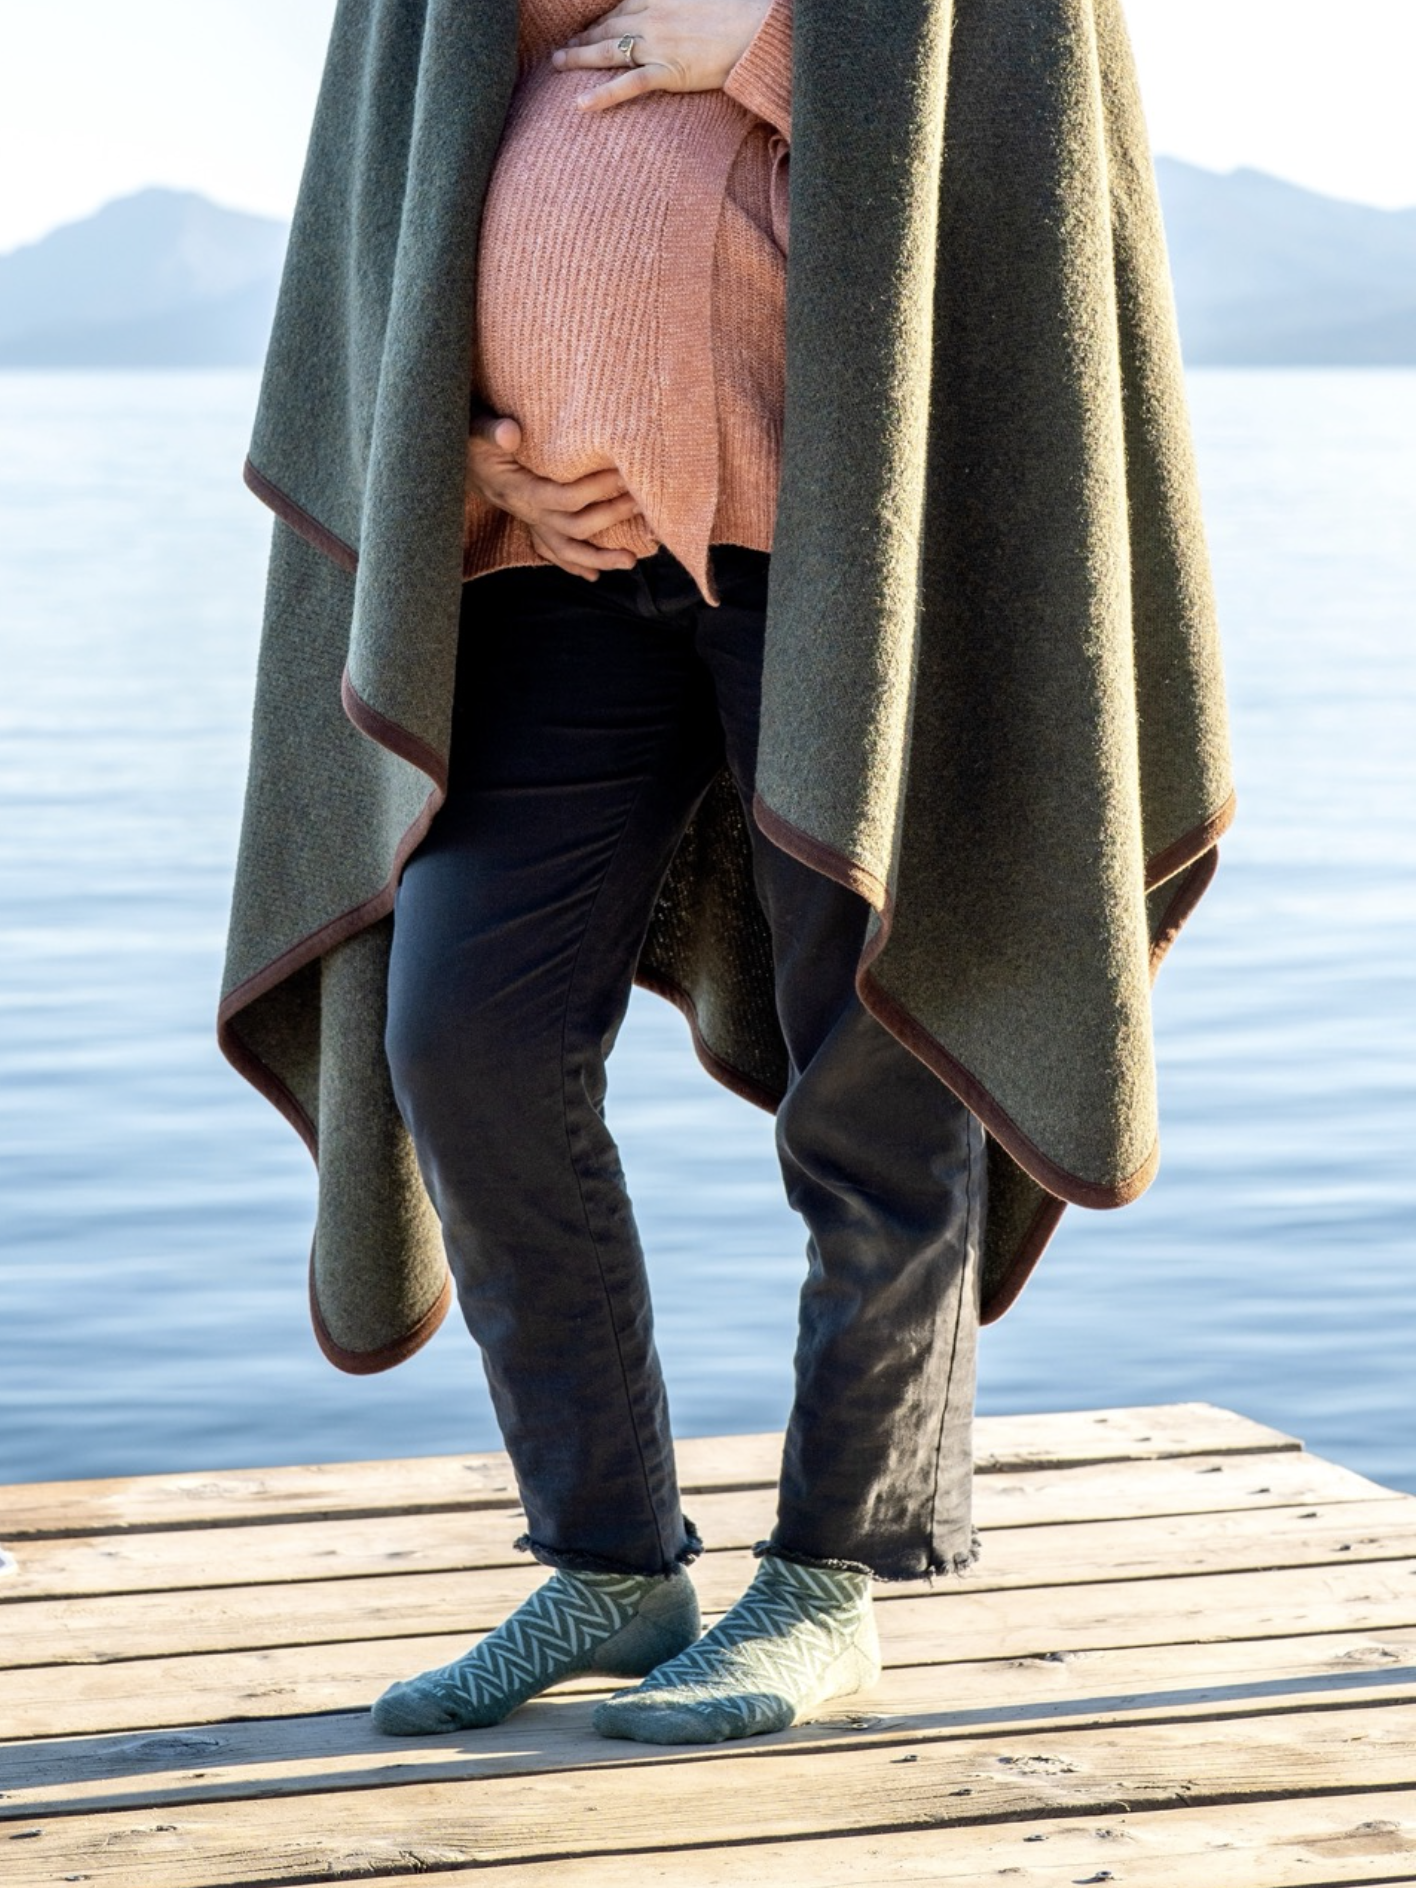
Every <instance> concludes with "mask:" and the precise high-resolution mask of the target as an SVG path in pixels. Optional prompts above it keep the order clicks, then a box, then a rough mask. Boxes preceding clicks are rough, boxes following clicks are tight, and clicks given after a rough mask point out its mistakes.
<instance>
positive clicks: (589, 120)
mask: <svg viewBox="0 0 1416 1888" xmlns="http://www.w3.org/2000/svg"><path fill="white" fill-rule="evenodd" d="M604 11H605V0H522V8H521V33H520V40H519V45H518V58H519V78H518V82H517V86H516V90H515V93H514V94H513V97H512V103H511V109H510V112H509V115H508V118H507V124H506V129H505V132H504V133H503V137H502V143H501V148H500V150H499V152H498V154H497V161H496V165H495V167H494V169H493V172H492V178H491V183H490V186H489V188H488V193H487V200H486V205H485V209H484V212H483V219H482V234H481V250H480V258H479V268H478V290H477V336H478V357H477V362H476V367H475V386H476V391H477V393H478V395H479V397H480V398H481V400H482V401H483V402H484V403H485V404H486V405H487V406H488V407H490V408H491V409H492V410H493V411H494V412H496V413H499V414H510V415H511V416H512V417H513V418H514V419H516V420H519V421H520V423H521V428H522V437H523V446H522V452H521V457H522V459H523V460H524V461H525V463H526V464H527V465H528V466H530V467H531V469H532V470H533V471H535V472H539V473H541V474H542V475H543V476H544V477H547V478H554V479H560V480H568V479H575V478H580V477H582V476H583V475H584V474H585V473H587V472H593V471H597V470H599V469H601V468H603V467H606V466H614V467H616V468H618V470H619V473H620V476H621V477H622V478H623V480H624V482H625V485H626V486H627V488H628V489H629V491H630V492H631V493H632V494H633V496H634V497H635V499H636V500H637V501H638V503H639V508H640V511H641V513H642V521H641V520H630V521H629V522H628V523H626V524H624V525H620V526H617V527H615V528H614V529H612V530H610V531H606V532H604V533H603V534H602V535H601V536H600V537H599V538H597V539H596V540H595V541H596V542H597V543H600V544H604V545H607V546H609V545H614V546H625V547H627V548H628V549H630V550H632V551H633V552H634V553H635V555H636V556H645V555H647V554H649V553H650V552H652V551H654V550H656V549H657V548H658V546H659V545H660V544H663V545H665V546H666V547H667V548H668V549H669V550H670V551H672V552H673V553H674V555H675V556H676V557H677V558H678V559H679V561H680V562H681V563H682V564H684V565H685V567H686V568H687V569H688V570H689V571H691V572H692V573H693V575H694V576H695V577H696V578H697V580H698V584H699V587H700V589H701V590H702V591H703V594H704V596H705V597H707V598H708V599H709V600H710V601H716V599H715V598H714V596H713V591H712V583H711V575H710V572H709V569H708V547H709V545H710V544H724V543H729V544H742V545H747V546H749V547H751V548H753V549H756V550H769V549H770V548H771V544H772V528H773V524H774V521H775V515H776V502H777V481H778V476H779V472H780V465H781V435H782V404H783V390H784V389H783V382H784V366H783V356H784V351H785V345H784V343H785V331H784V307H785V288H786V253H785V252H786V240H787V150H788V141H789V139H790V135H791V0H772V3H771V6H770V8H769V10H768V13H767V16H766V18H765V19H764V20H763V23H762V25H761V27H760V28H759V30H758V32H757V34H756V37H755V38H754V39H753V41H752V43H751V45H750V46H749V47H748V48H747V50H746V52H745V53H744V54H743V56H742V58H741V59H740V60H739V61H738V63H737V64H736V65H735V66H734V67H733V69H732V72H731V73H730V74H729V76H728V80H727V83H726V85H725V87H724V89H723V90H722V91H720V92H692V93H675V92H652V93H650V94H649V95H648V96H646V97H644V98H639V99H634V100H632V101H631V102H630V103H629V104H627V105H618V106H616V107H614V109H613V110H610V111H607V112H604V113H598V112H582V111H580V110H578V109H577V107H576V104H575V100H576V99H577V98H578V97H579V95H580V94H581V93H582V92H583V91H585V90H587V89H588V88H590V87H591V86H595V85H599V84H603V83H604V82H605V74H604V73H603V72H601V71H592V72H584V71H572V72H558V71H556V70H555V68H554V67H552V65H551V63H550V53H551V52H552V50H553V49H554V48H555V47H557V46H561V45H564V43H565V41H566V40H567V38H569V37H570V35H571V34H573V33H578V32H582V31H583V30H584V29H585V28H586V27H587V26H589V25H590V24H591V23H592V22H593V21H595V20H597V19H599V18H601V17H602V15H603V14H604ZM542 562H544V559H542V558H541V557H540V555H539V554H538V552H537V551H536V550H535V548H534V546H533V545H532V542H531V535H530V532H529V531H528V530H527V528H526V527H525V525H523V524H521V523H520V522H519V521H518V520H516V519H514V518H511V517H509V516H508V515H507V513H505V512H503V511H500V510H498V509H497V508H496V507H495V506H492V505H490V504H483V503H481V502H480V501H479V502H478V503H477V504H476V506H475V508H474V516H473V519H472V534H471V539H470V543H469V548H468V556H467V563H466V574H467V576H469V577H475V576H480V575H481V574H482V573H484V572H486V571H491V570H498V569H503V568H505V567H506V566H508V565H514V564H539V563H542Z"/></svg>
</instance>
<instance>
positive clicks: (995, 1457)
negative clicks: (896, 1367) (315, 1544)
mask: <svg viewBox="0 0 1416 1888" xmlns="http://www.w3.org/2000/svg"><path fill="white" fill-rule="evenodd" d="M1301 1446H1302V1445H1301V1443H1299V1442H1297V1441H1296V1440H1295V1439H1294V1438H1293V1437H1292V1436H1288V1435H1285V1434H1284V1433H1283V1432H1282V1431H1281V1430H1277V1429H1271V1428H1269V1427H1268V1426H1267V1425H1265V1424H1263V1423H1257V1422H1253V1421H1251V1420H1250V1419H1249V1418H1248V1417H1246V1416H1240V1415H1237V1414H1235V1413H1234V1412H1233V1411H1231V1410H1225V1409H1219V1408H1217V1407H1216V1406H1215V1405H1213V1404H1210V1403H1160V1404H1155V1405H1141V1406H1138V1407H1137V1408H1134V1409H1105V1410H1069V1411H1061V1412H1057V1413H1043V1414H1036V1415H1021V1416H981V1417H979V1419H978V1421H977V1423H976V1425H975V1434H974V1448H975V1459H976V1461H977V1464H978V1468H979V1472H980V1473H981V1474H991V1473H994V1472H998V1471H1006V1470H1012V1469H1022V1468H1031V1469H1040V1468H1066V1467H1077V1466H1081V1465H1083V1464H1086V1463H1099V1462H1121V1461H1149V1460H1155V1459H1158V1458H1162V1457H1168V1456H1188V1455H1250V1454H1262V1453H1267V1452H1269V1451H1274V1450H1293V1449H1298V1448H1301ZM677 1448H678V1458H679V1465H680V1473H679V1479H680V1482H681V1484H682V1486H683V1488H684V1491H685V1493H686V1494H696V1493H698V1492H699V1491H700V1490H702V1491H704V1492H706V1491H708V1490H710V1489H727V1488H743V1487H766V1486H770V1485H771V1484H772V1483H774V1482H775V1481H776V1478H777V1469H778V1464H779V1461H780V1456H781V1437H780V1435H776V1434H767V1435H753V1436H705V1437H689V1438H685V1439H684V1440H682V1441H680V1442H679V1444H678V1445H677ZM508 1496H511V1497H512V1499H513V1500H514V1499H515V1487H514V1483H513V1479H512V1476H511V1471H510V1466H509V1464H508V1462H507V1459H506V1457H505V1456H504V1455H502V1454H499V1453H497V1454H488V1455H469V1456H459V1455H448V1456H424V1457H419V1458H412V1459H407V1460H402V1461H387V1462H321V1463H314V1464H310V1465H307V1466H303V1467H298V1468H265V1469H261V1468H257V1469H230V1470H226V1469H223V1470H220V1471H217V1472H215V1473H210V1474H185V1475H140V1476H121V1477H117V1478H112V1479H108V1480H101V1481H73V1482H30V1483H17V1484H14V1485H12V1486H9V1487H0V1540H4V1541H5V1542H6V1544H7V1545H13V1543H14V1542H15V1541H23V1540H26V1539H29V1538H32V1537H34V1536H41V1535H46V1534H82V1535H88V1534H98V1533H113V1532H121V1531H124V1530H126V1529H131V1528H177V1527H212V1526H230V1525H233V1524H239V1523H241V1522H249V1521H254V1520H298V1519H304V1520H319V1519H325V1518H329V1517H333V1516H336V1515H361V1514H362V1515H374V1514H416V1513H436V1512H439V1511H456V1510H462V1509H466V1508H469V1507H479V1506H490V1507H502V1506H504V1505H505V1504H506V1501H507V1497H508Z"/></svg>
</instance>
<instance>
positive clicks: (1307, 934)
mask: <svg viewBox="0 0 1416 1888" xmlns="http://www.w3.org/2000/svg"><path fill="white" fill-rule="evenodd" d="M254 390H255V382H254V378H253V377H252V376H250V375H246V374H223V373H201V374H165V375H142V374H128V375H114V376H107V375H94V374H74V375H65V374H50V375H35V376H27V375H16V374H10V375H5V374H0V678H3V679H0V1248H3V1262H0V1480H20V1479H24V1480H30V1479H37V1478H45V1477H57V1476H86V1475H102V1474H114V1473H125V1472H130V1471H140V1470H156V1469H172V1468H213V1467H219V1466H234V1465H238V1464H244V1463H273V1462H292V1461H302V1460H311V1459H317V1458H324V1459H331V1460H332V1459H337V1458H358V1457H363V1456H376V1455H401V1454H414V1453H423V1452H433V1451H439V1450H451V1449H465V1448H482V1447H493V1446H495V1444H496V1440H497V1438H496V1432H495V1428H494V1425H493V1422H492V1417H491V1412H490V1407H489V1404H488V1401H487V1397H486V1393H485V1390H484V1388H483V1386H482V1383H481V1377H480V1369H479V1366H478V1364H477V1361H476V1357H475V1353H474V1351H473V1349H472V1346H471V1343H470V1340H469V1339H468V1338H467V1337H466V1335H465V1333H464V1332H463V1331H462V1329H461V1327H460V1326H459V1325H457V1324H456V1323H455V1320H454V1321H449V1323H448V1324H447V1325H446V1326H445V1327H444V1329H443V1331H442V1332H441V1333H440V1335H439V1336H438V1338H437V1339H436V1340H435V1341H434V1342H433V1343H432V1344H431V1345H430V1346H429V1348H428V1349H427V1350H426V1351H424V1352H423V1353H422V1354H421V1355H420V1356H419V1357H417V1358H415V1359H413V1360H412V1362H410V1363H408V1364H406V1365H404V1366H403V1367H402V1368H400V1369H399V1370H397V1371H395V1372H393V1373H392V1374H391V1375H389V1376H385V1377H379V1378H365V1379H352V1378H346V1377H342V1376H340V1375H338V1374H337V1373H336V1372H335V1371H334V1370H332V1369H331V1368H330V1367H329V1366H328V1365H327V1364H325V1363H324V1361H323V1360H322V1359H321V1357H320V1356H319V1354H318V1353H317V1351H316V1349H315V1346H314V1343H313V1341H312V1339H311V1338H310V1336H309V1333H308V1327H307V1320H306V1313H305V1275H304V1274H305V1255H306V1250H307V1245H308V1237H309V1228H310V1221H311V1210H312V1198H313V1178H312V1173H311V1170H310V1167H309V1164H308V1160H307V1157H306V1155H305V1154H304V1152H303V1150H302V1149H301V1148H300V1147H299V1145H298V1144H297V1143H296V1141H295V1138H294V1136H293V1135H292V1134H291V1133H290V1132H289V1130H288V1129H287V1128H286V1127H285V1126H284V1124H283V1123H282V1122H281V1121H279V1120H278V1118H277V1117H276V1116H275V1115H274V1114H273V1112H272V1111H271V1110H270V1109H269V1108H268V1107H267V1105H266V1104H265V1103H264V1102H262V1101H260V1100H259V1099H258V1098H257V1097H256V1096H255V1095H254V1094H252V1093H251V1092H249V1091H248V1090H247V1089H246V1087H245V1086H244V1084H243V1083H242V1082H240V1081H239V1080H238V1079H237V1078H236V1077H235V1076H234V1075H233V1074H232V1073H231V1072H230V1071H229V1070H228V1069H227V1068H226V1066H225V1064H224V1063H223V1062H222V1061H221V1060H220V1058H219V1057H218V1055H217V1054H216V1051H215V1049H214V1047H213V1042H212V1028H211V1016H212V1011H213V1007H214V1004H215V999H216V990H217V980H218V975H219V966H220V953H221V939H222V930H223V925H224V921H225V911H226V901H227V896H228V888H229V881H230V874H231V865H232V859H233V855H234V847H235V839H236V826H237V817H238V811H239V802H240V793H241V786H242V775H243V769H244V762H245V753H244V743H245V733H246V721H247V715H248V711H249V699H250V690H251V681H252V673H253V666H254V661H255V652H256V633H257V622H258V616H259V600H260V590H261V581H262V565H263V561H264V555H265V545H266V536H267V525H266V521H265V518H264V516H263V514H262V512H261V510H260V508H259V507H258V506H257V505H256V504H255V502H254V501H253V500H251V499H250V498H248V497H247V496H246V495H245V493H244V492H243V490H242V488H241V486H240V484H239V481H238V468H239V465H240V460H241V455H242V451H243V448H244V443H245V435H246V431H247V427H248V422H249V416H250V412H251V408H252V403H253V398H254ZM1192 393H1193V400H1194V411H1195V419H1196V426H1197V430H1198V434H1199V440H1200V450H1201V456H1202V468H1203V475H1204V482H1205V492H1206V501H1207V506H1208V512H1209V519H1210V528H1211V532H1212V538H1213V547H1214V553H1215V560H1216V564H1217V569H1218V576H1219V586H1220V594H1221V602H1222V606H1223V613H1224V621H1225V626H1226V632H1227V641H1228V656H1229V673H1230V682H1231V688H1232V697H1233V707H1234V715H1235V740H1236V748H1237V756H1238V774H1239V786H1240V801H1241V806H1240V818H1239V822H1238V824H1237V825H1236V827H1235V830H1234V833H1233V836H1232V838H1231V839H1230V840H1229V841H1228V842H1227V843H1226V845H1225V847H1224V848H1223V851H1224V862H1223V865H1222V868H1221V871H1220V875H1219V878H1218V880H1217V881H1216V883H1215V886H1214V888H1213V889H1212V890H1211V892H1210V894H1209V896H1208V898H1207V899H1206V901H1205V902H1204V904H1203V905H1202V906H1201V908H1200V911H1199V913H1198V914H1197V916H1196V917H1195V918H1194V919H1193V920H1192V923H1191V926H1190V928H1189V930H1188V931H1187V933H1186V935H1185V937H1184V938H1183V939H1182V941H1181V943H1180V945H1179V947H1178V948H1177V949H1176V951H1175V952H1174V953H1173V955H1172V957H1171V959H1170V961H1169V962H1168V963H1167V965H1166V968H1165V970H1164V972H1163V973H1162V977H1161V983H1160V987H1159V991H1158V996H1157V1021H1158V1031H1159V1046H1160V1057H1161V1084H1162V1109H1163V1121H1164V1134H1165V1141H1164V1148H1165V1159H1164V1165H1163V1167H1162V1171H1161V1175H1160V1178H1159V1179H1158V1180H1157V1182H1156V1183H1155V1185H1154V1187H1153V1188H1152V1190H1151V1191H1150V1193H1149V1194H1148V1195H1147V1196H1146V1197H1145V1198H1144V1199H1143V1200H1142V1201H1141V1202H1140V1203H1139V1204H1138V1205H1136V1206H1133V1207H1131V1208H1129V1209H1127V1210H1126V1211H1124V1212H1122V1213H1116V1214H1093V1213H1084V1212H1081V1211H1078V1210H1076V1209H1073V1211H1072V1213H1071V1214H1070V1215H1069V1218H1068V1221H1067V1222H1066V1224H1065V1225H1064V1228H1063V1230H1062V1232H1061V1234H1060V1235H1059V1237H1058V1239H1057V1241H1056V1242H1055V1244H1054V1246H1053V1248H1052V1250H1051V1251H1050V1252H1049V1254H1048V1255H1047V1257H1046V1258H1045V1260H1044V1261H1043V1264H1042V1267H1041V1269H1040V1271H1039V1272H1038V1274H1037V1275H1036V1276H1035V1278H1034V1280H1033V1282H1032V1284H1031V1285H1030V1286H1029V1287H1028V1289H1027V1291H1026V1293H1025V1294H1024V1296H1023V1298H1022V1300H1021V1301H1020V1302H1019V1304H1018V1305H1017V1306H1016V1307H1015V1309H1014V1310H1012V1311H1011V1312H1010V1313H1009V1314H1008V1316H1007V1317H1006V1318H1005V1319H1004V1321H1003V1322H1002V1323H1001V1324H999V1325H997V1326H994V1327H992V1328H991V1329H990V1330H989V1331H988V1332H987V1333H986V1334H985V1338H984V1346H983V1357H982V1382H981V1387H980V1404H981V1407H982V1408H983V1409H984V1410H988V1411H997V1410H1024V1409H1063V1408H1080V1407H1093V1406H1100V1405H1105V1404H1116V1403H1130V1402H1150V1401H1158V1400H1169V1399H1173V1398H1207V1399H1210V1400H1212V1401H1215V1402H1219V1403H1223V1404H1228V1405H1230V1406H1232V1407H1235V1408H1238V1409H1241V1410H1243V1411H1246V1412H1247V1413H1249V1414H1251V1415H1253V1416H1256V1417H1259V1418H1262V1419H1263V1420H1265V1421H1268V1422H1271V1423H1275V1424H1277V1425H1279V1426H1280V1427H1282V1428H1284V1429H1287V1430H1289V1431H1291V1432H1293V1433H1295V1434H1297V1435H1300V1436H1302V1437H1304V1438H1305V1439H1306V1440H1307V1441H1308V1443H1309V1444H1310V1445H1311V1446H1312V1447H1314V1448H1316V1449H1318V1450H1320V1451H1321V1452H1323V1453H1326V1454H1329V1455H1333V1456H1337V1457H1339V1458H1341V1459H1342V1460H1344V1461H1346V1462H1349V1463H1351V1464H1352V1465H1354V1466H1356V1467H1359V1468H1361V1469H1363V1470H1364V1471H1366V1472H1367V1473H1369V1474H1372V1475H1375V1476H1377V1477H1379V1478H1380V1479H1383V1480H1385V1481H1388V1482H1391V1483H1393V1484H1395V1485H1397V1486H1401V1487H1405V1488H1409V1489H1413V1490H1416V1418H1413V1411H1412V1387H1411V1386H1412V1365H1411V1357H1412V1347H1413V1339H1416V1232H1413V1226H1416V949H1413V937H1416V637H1413V634H1412V630H1413V616H1416V374H1402V373H1385V372H1368V373H1363V372H1352V373H1347V372H1313V373H1290V372H1283V373H1279V372H1271V373H1248V372H1229V371H1219V370H1212V371H1209V372H1206V373H1202V374H1197V375H1195V376H1194V377H1193V381H1192ZM611 1109H612V1114H613V1119H614V1121H615V1124H616V1127H617V1130H618V1132H619V1135H620V1138H621V1141H622V1143H623V1146H624V1152H625V1159H626V1164H627V1167H628V1170H629V1175H630V1181H631V1185H632V1188H633V1191H634V1195H635V1199H636V1203H637V1206H638V1211H639V1214H640V1218H641V1221H642V1224H643V1228H644V1232H645V1235H646V1240H647V1243H648V1246H649V1249H650V1252H651V1260H652V1265H653V1269H654V1276H655V1285H656V1292H657V1301H658V1305H659V1318H660V1331H661V1342H662V1347H663V1350H664V1352H665V1356H666V1363H667V1367H668V1370H669V1374H670V1382H671V1387H672V1391H673V1397H674V1405H675V1412H676V1418H677V1423H678V1427H679V1429H680V1431H681V1432H683V1433H686V1434H694V1433H698V1434H703V1433H709V1432H721V1431H731V1430H743V1429H755V1428H765V1427H774V1426H777V1425H779V1424H780V1423H781V1421H782V1420H783V1416H784V1413H785V1408H786V1402H787V1396H788V1389H789V1378H788V1362H789V1358H790V1353H791V1342H792V1331H793V1323H794V1300H795V1294H796V1289H797V1284H798V1280H799V1275H800V1269H801V1256H800V1255H801V1233H800V1229H799V1227H798V1225H797V1224H796V1222H795V1221H794V1219H793V1218H792V1216H791V1214H790V1213H789V1212H788V1211H787V1209H786V1208H785V1206H784V1205H783V1204H782V1203H781V1201H780V1199H779V1196H778V1185H777V1177H776V1172H775V1168H774V1164H773V1157H772V1148H771V1137H770V1130H769V1125H768V1123H767V1121H766V1119H765V1118H764V1117H762V1116H761V1115H759V1114H758V1113H757V1112H756V1110H754V1109H752V1108H750V1107H748V1106H746V1105H745V1104H743V1103H741V1102H738V1101H736V1100H734V1099H733V1098H732V1097H730V1096H727V1095H725V1094H723V1093H722V1092H721V1091H720V1090H719V1089H718V1088H717V1087H716V1086H715V1085H714V1084H713V1083H712V1082H711V1081H710V1080H709V1079H708V1078H707V1077H706V1076H704V1075H703V1074H702V1073H701V1072H700V1071H699V1069H698V1067H697V1065H696V1063H695V1062H694V1059H693V1057H692V1054H691V1053H690V1051H689V1049H688V1046H687V1041H686V1037H685V1034H684V1030H683V1026H682V1024H681V1023H680V1021H679V1019H678V1018H677V1016H676V1015H674V1014H673V1012H671V1011H670V1010H669V1009H668V1008H667V1007H666V1006H664V1005H662V1004H660V1003H658V1002H657V1001H656V1000H655V999H654V998H652V997H638V998H636V1001H635V1005H634V1009H633V1012H632V1015H631V1019H630V1023H629V1025H628V1027H627V1029H626V1032H625V1035H624V1037H623V1038H622V1042H621V1046H620V1048H619V1050H618V1051H617V1054H616V1056H615V1060H614V1067H613V1071H612V1088H611Z"/></svg>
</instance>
